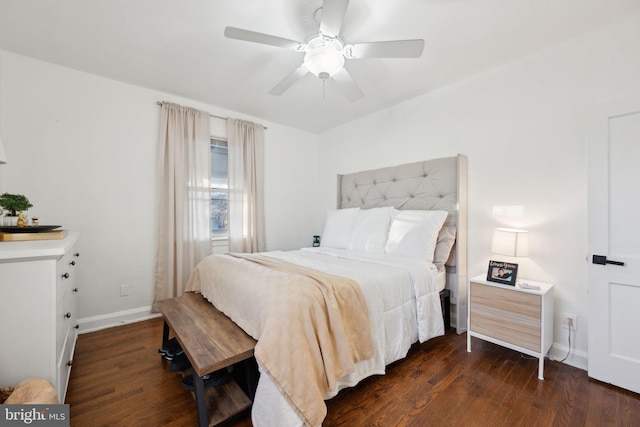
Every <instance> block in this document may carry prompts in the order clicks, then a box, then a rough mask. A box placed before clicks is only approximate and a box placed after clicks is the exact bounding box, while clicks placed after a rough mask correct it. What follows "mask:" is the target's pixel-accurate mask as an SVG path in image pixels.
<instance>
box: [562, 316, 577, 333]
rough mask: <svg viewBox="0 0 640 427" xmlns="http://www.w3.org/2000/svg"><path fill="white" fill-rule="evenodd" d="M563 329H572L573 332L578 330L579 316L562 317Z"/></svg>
mask: <svg viewBox="0 0 640 427" xmlns="http://www.w3.org/2000/svg"><path fill="white" fill-rule="evenodd" d="M562 327H563V328H564V329H569V328H571V330H572V331H577V330H578V316H577V315H575V314H570V313H564V314H563V315H562Z"/></svg>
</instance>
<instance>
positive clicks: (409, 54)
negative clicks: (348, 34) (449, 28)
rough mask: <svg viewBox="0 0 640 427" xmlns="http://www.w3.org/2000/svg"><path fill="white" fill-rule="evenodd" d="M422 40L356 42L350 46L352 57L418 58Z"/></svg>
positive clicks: (422, 45) (422, 46)
mask: <svg viewBox="0 0 640 427" xmlns="http://www.w3.org/2000/svg"><path fill="white" fill-rule="evenodd" d="M423 50H424V40H422V39H416V40H394V41H388V42H371V43H356V44H354V45H352V46H351V56H352V57H353V59H363V58H419V57H420V56H422V51H423Z"/></svg>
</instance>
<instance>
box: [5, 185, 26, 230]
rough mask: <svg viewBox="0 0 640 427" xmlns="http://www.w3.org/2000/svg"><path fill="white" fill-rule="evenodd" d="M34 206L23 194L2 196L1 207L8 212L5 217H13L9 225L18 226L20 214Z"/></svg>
mask: <svg viewBox="0 0 640 427" xmlns="http://www.w3.org/2000/svg"><path fill="white" fill-rule="evenodd" d="M32 206H33V205H32V204H31V202H29V199H27V198H26V197H25V196H23V195H22V194H9V193H4V194H3V195H1V196H0V207H2V209H4V210H5V211H8V212H7V213H6V214H5V215H6V216H7V217H11V220H10V223H9V225H16V224H15V222H17V220H18V212H22V211H26V210H27V209H29V208H30V207H32Z"/></svg>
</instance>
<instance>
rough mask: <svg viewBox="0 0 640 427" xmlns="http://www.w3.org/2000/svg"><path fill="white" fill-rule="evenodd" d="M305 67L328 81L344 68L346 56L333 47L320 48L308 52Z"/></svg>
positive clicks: (305, 57)
mask: <svg viewBox="0 0 640 427" xmlns="http://www.w3.org/2000/svg"><path fill="white" fill-rule="evenodd" d="M304 65H306V66H307V69H308V70H309V71H311V72H312V73H313V74H315V75H316V76H317V77H320V78H321V79H323V80H324V79H328V78H329V77H331V76H333V75H334V74H335V73H337V72H338V71H340V70H342V67H343V66H344V56H343V55H342V52H339V51H337V50H336V49H334V48H333V47H332V46H319V47H316V48H313V49H311V50H309V51H308V52H307V54H306V55H305V56H304Z"/></svg>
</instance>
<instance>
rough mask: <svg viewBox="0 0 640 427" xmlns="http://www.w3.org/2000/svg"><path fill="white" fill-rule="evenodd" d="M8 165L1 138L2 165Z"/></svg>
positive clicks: (0, 157)
mask: <svg viewBox="0 0 640 427" xmlns="http://www.w3.org/2000/svg"><path fill="white" fill-rule="evenodd" d="M5 163H7V155H6V154H5V152H4V146H3V145H2V138H0V165H4V164H5Z"/></svg>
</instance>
